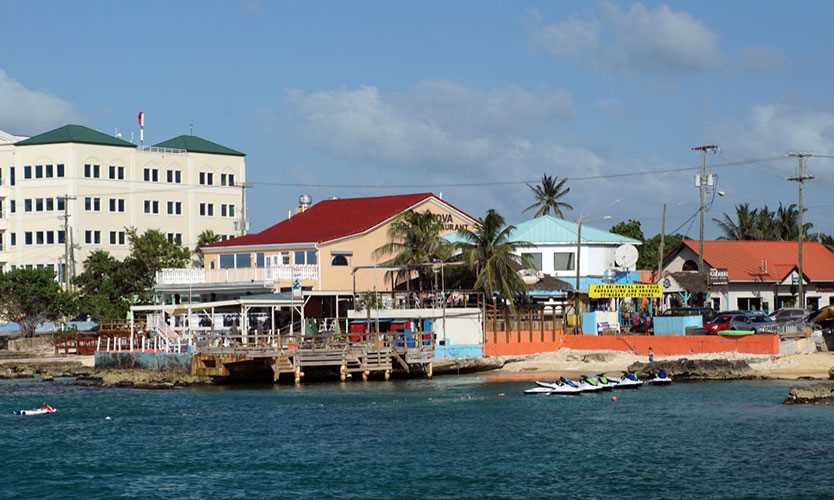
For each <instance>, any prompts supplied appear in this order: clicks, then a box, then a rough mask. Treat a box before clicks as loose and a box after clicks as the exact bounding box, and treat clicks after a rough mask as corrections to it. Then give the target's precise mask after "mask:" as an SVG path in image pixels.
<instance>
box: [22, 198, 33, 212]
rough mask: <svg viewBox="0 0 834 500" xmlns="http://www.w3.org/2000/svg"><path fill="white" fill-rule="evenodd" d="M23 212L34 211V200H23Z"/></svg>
mask: <svg viewBox="0 0 834 500" xmlns="http://www.w3.org/2000/svg"><path fill="white" fill-rule="evenodd" d="M23 211H24V212H31V211H32V200H30V199H29V198H26V199H25V200H23Z"/></svg>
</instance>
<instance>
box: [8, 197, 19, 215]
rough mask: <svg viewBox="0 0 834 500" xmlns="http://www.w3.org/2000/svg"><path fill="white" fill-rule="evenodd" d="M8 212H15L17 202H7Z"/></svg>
mask: <svg viewBox="0 0 834 500" xmlns="http://www.w3.org/2000/svg"><path fill="white" fill-rule="evenodd" d="M9 212H11V213H15V212H17V202H16V201H15V200H9Z"/></svg>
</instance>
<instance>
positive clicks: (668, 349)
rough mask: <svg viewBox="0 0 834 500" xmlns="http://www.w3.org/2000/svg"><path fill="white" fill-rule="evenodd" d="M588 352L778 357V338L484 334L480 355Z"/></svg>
mask: <svg viewBox="0 0 834 500" xmlns="http://www.w3.org/2000/svg"><path fill="white" fill-rule="evenodd" d="M563 348H564V349H579V350H589V351H597V350H598V351H624V352H632V353H634V354H639V355H643V356H645V355H648V353H649V349H650V348H651V349H652V351H654V353H655V354H657V355H658V356H685V355H692V354H709V353H721V352H738V353H743V354H752V355H771V356H772V355H777V354H779V336H778V335H751V336H748V337H741V338H728V337H721V336H716V335H690V336H685V337H656V336H652V335H623V336H602V337H598V336H591V335H551V334H549V333H545V334H544V336H543V337H542V335H541V334H540V332H528V331H518V332H509V333H505V332H487V336H486V343H485V344H484V354H486V355H487V356H512V355H522V354H535V353H540V352H552V351H556V350H558V349H563Z"/></svg>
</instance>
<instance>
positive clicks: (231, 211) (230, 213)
mask: <svg viewBox="0 0 834 500" xmlns="http://www.w3.org/2000/svg"><path fill="white" fill-rule="evenodd" d="M234 216H235V206H234V205H229V217H234Z"/></svg>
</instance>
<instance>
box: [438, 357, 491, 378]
mask: <svg viewBox="0 0 834 500" xmlns="http://www.w3.org/2000/svg"><path fill="white" fill-rule="evenodd" d="M502 366H504V360H502V359H499V358H463V359H440V360H435V361H434V362H433V363H432V372H433V374H434V375H456V374H458V373H475V372H484V371H489V370H497V369H499V368H501V367H502Z"/></svg>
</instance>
